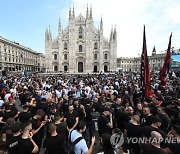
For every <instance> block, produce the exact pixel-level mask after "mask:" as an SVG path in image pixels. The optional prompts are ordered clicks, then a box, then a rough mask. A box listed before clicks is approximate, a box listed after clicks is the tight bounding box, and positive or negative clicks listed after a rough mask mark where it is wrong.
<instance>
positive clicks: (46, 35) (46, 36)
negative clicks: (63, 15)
mask: <svg viewBox="0 0 180 154" xmlns="http://www.w3.org/2000/svg"><path fill="white" fill-rule="evenodd" d="M45 40H46V41H48V40H49V32H48V27H47V26H46V32H45Z"/></svg>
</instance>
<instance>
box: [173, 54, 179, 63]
mask: <svg viewBox="0 0 180 154" xmlns="http://www.w3.org/2000/svg"><path fill="white" fill-rule="evenodd" d="M172 59H173V61H177V62H180V55H173V56H172Z"/></svg>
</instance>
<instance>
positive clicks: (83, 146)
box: [70, 130, 88, 154]
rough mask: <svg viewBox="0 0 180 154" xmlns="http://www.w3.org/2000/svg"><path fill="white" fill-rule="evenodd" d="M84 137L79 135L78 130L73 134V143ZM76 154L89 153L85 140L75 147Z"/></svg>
mask: <svg viewBox="0 0 180 154" xmlns="http://www.w3.org/2000/svg"><path fill="white" fill-rule="evenodd" d="M79 137H82V134H81V133H79V132H78V131H77V130H73V131H72V133H71V139H70V141H71V142H74V141H75V140H76V139H77V138H79ZM74 151H75V153H76V154H85V153H87V151H88V147H87V144H86V141H85V139H84V138H83V139H82V140H80V141H79V142H78V143H77V144H76V145H75V149H74Z"/></svg>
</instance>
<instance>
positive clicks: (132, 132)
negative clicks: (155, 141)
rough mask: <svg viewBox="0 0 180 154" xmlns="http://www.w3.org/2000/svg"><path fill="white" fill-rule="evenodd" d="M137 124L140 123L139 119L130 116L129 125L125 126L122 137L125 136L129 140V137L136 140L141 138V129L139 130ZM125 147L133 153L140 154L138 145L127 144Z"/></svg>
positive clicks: (139, 127)
mask: <svg viewBox="0 0 180 154" xmlns="http://www.w3.org/2000/svg"><path fill="white" fill-rule="evenodd" d="M139 122H140V117H139V116H138V115H134V116H132V117H131V120H130V123H126V124H125V131H124V135H126V136H127V137H129V138H131V137H136V138H139V137H141V131H142V128H141V126H140V124H139ZM127 146H128V147H127V148H128V149H133V151H134V153H136V154H138V153H139V152H140V149H139V144H131V143H129V144H128V145H127Z"/></svg>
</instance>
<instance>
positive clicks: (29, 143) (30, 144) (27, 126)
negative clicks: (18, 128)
mask: <svg viewBox="0 0 180 154" xmlns="http://www.w3.org/2000/svg"><path fill="white" fill-rule="evenodd" d="M22 131H23V134H22V137H21V140H20V142H19V145H20V146H19V154H32V153H38V151H39V148H38V146H37V144H36V143H35V142H34V140H33V139H32V136H33V134H32V132H31V131H32V124H31V123H30V122H29V121H27V122H25V123H24V124H23V127H22Z"/></svg>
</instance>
